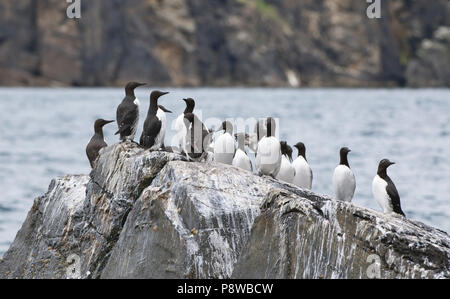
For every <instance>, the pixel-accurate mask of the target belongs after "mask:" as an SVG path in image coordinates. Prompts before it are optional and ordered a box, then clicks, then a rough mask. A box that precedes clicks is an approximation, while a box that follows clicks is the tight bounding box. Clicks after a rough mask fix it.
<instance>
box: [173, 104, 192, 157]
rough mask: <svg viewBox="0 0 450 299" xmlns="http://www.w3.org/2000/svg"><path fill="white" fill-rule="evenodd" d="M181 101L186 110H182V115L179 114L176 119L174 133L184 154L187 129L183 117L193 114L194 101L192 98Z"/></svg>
mask: <svg viewBox="0 0 450 299" xmlns="http://www.w3.org/2000/svg"><path fill="white" fill-rule="evenodd" d="M183 101H184V102H185V103H186V108H185V109H184V111H183V113H182V114H180V115H179V116H178V117H177V119H176V120H175V132H176V138H177V140H178V146H179V148H180V150H181V151H184V152H186V148H185V147H186V133H187V128H186V126H185V125H184V115H185V114H186V113H193V112H194V108H195V101H194V99H192V98H186V99H183Z"/></svg>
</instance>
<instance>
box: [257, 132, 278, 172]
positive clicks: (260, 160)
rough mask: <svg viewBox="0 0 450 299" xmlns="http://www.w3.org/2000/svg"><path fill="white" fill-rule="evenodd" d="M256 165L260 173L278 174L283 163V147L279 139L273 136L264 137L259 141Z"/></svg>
mask: <svg viewBox="0 0 450 299" xmlns="http://www.w3.org/2000/svg"><path fill="white" fill-rule="evenodd" d="M255 165H256V169H257V171H258V173H260V174H265V175H273V176H275V175H277V173H278V171H279V169H280V165H281V147H280V142H279V141H278V139H276V138H275V137H273V136H271V137H263V138H262V139H261V140H260V141H259V142H258V150H257V154H256V159H255Z"/></svg>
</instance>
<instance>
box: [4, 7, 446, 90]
mask: <svg viewBox="0 0 450 299" xmlns="http://www.w3.org/2000/svg"><path fill="white" fill-rule="evenodd" d="M368 5H369V4H368V3H367V2H366V1H361V0H324V1H314V0H307V1H296V0H281V1H274V0H254V1H253V0H225V1H223V0H221V1H219V0H211V1H197V0H164V1H159V0H150V1H144V0H134V1H123V0H119V1H109V0H97V1H84V0H81V18H80V19H69V18H67V16H66V8H67V6H68V3H67V2H66V1H61V0H40V1H34V0H6V1H2V3H1V4H0V28H2V30H0V85H73V86H80V85H83V86H86V85H87V86H96V85H123V84H124V82H127V81H130V80H137V81H144V82H149V83H150V84H152V85H160V86H161V85H171V86H174V85H177V86H205V85H208V86H224V85H228V86H229V85H239V86H256V85H257V86H294V87H296V86H403V85H405V84H406V85H411V86H449V84H448V79H447V78H448V76H447V70H448V67H447V66H446V64H436V63H435V61H436V59H438V57H440V58H442V59H446V60H447V61H448V57H445V56H441V54H437V56H436V55H435V54H432V56H433V57H431V58H428V53H429V52H427V50H424V49H423V48H424V47H425V48H427V45H426V44H425V45H424V42H425V41H426V40H431V39H433V34H434V33H435V32H436V30H438V28H440V27H445V26H446V27H449V26H450V4H449V2H448V1H447V0H433V1H429V0H417V1H409V0H398V1H382V11H381V18H380V19H369V18H368V17H367V15H366V9H367V7H368ZM442 46H444V47H445V49H444V50H441V49H439V50H438V51H439V52H442V51H445V50H446V51H447V52H448V49H449V46H448V44H443V45H442ZM439 47H440V46H439ZM433 51H434V50H433ZM433 53H434V52H433ZM440 58H439V59H440ZM416 69H420V73H419V74H418V75H417V77H416V76H415V75H414V74H415V70H416ZM430 72H432V78H433V79H432V80H431V81H430V79H429V77H428V76H427V74H428V73H430Z"/></svg>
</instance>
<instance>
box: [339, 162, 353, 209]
mask: <svg viewBox="0 0 450 299" xmlns="http://www.w3.org/2000/svg"><path fill="white" fill-rule="evenodd" d="M333 187H334V193H335V194H336V199H338V200H343V201H351V200H352V198H353V194H354V193H355V188H356V181H355V176H354V175H353V172H352V170H351V169H350V168H349V167H347V166H345V165H338V166H337V167H336V169H335V170H334V174H333Z"/></svg>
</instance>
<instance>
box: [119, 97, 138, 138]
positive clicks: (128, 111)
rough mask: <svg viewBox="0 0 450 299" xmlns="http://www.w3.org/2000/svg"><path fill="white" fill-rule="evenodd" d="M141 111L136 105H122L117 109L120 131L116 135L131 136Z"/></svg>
mask: <svg viewBox="0 0 450 299" xmlns="http://www.w3.org/2000/svg"><path fill="white" fill-rule="evenodd" d="M138 114H139V109H138V107H137V106H136V105H134V104H129V103H121V104H120V105H119V107H117V113H116V119H117V125H118V127H119V130H118V131H117V132H116V134H119V133H120V135H121V136H128V135H131V131H132V126H133V124H134V123H135V120H136V118H137V117H138Z"/></svg>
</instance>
